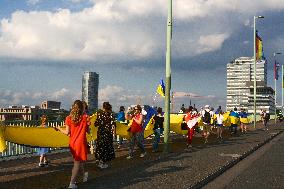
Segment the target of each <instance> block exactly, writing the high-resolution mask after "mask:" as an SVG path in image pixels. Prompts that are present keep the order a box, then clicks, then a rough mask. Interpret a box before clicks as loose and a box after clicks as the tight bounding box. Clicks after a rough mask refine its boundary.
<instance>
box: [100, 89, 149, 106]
mask: <svg viewBox="0 0 284 189" xmlns="http://www.w3.org/2000/svg"><path fill="white" fill-rule="evenodd" d="M151 99H153V96H151V95H148V96H147V95H145V94H143V93H142V92H141V91H138V90H129V89H124V88H122V87H119V86H115V85H107V86H106V87H104V88H103V89H100V90H99V102H105V101H108V102H110V103H111V104H112V105H113V107H115V108H116V109H117V108H118V107H119V106H121V105H124V106H129V105H131V104H149V103H150V102H151Z"/></svg>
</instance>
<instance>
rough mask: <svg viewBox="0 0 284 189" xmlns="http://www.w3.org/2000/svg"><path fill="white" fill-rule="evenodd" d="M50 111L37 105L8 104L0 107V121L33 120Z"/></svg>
mask: <svg viewBox="0 0 284 189" xmlns="http://www.w3.org/2000/svg"><path fill="white" fill-rule="evenodd" d="M50 111H51V110H50ZM50 111H49V110H47V109H41V108H39V106H26V105H23V106H20V107H18V106H9V107H8V108H0V121H34V120H39V118H40V117H41V116H42V115H44V114H47V113H49V112H50Z"/></svg>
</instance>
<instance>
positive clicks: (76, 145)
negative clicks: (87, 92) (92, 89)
mask: <svg viewBox="0 0 284 189" xmlns="http://www.w3.org/2000/svg"><path fill="white" fill-rule="evenodd" d="M88 121H89V118H88V115H87V114H85V113H84V105H83V103H82V101H80V100H76V101H75V102H74V104H73V105H72V109H71V112H70V115H69V116H67V117H66V120H65V125H66V128H65V129H62V128H60V127H57V128H56V129H58V130H59V131H60V132H62V133H64V134H66V135H68V136H69V137H70V138H69V148H70V151H71V153H72V155H73V159H74V165H73V169H72V176H71V180H70V185H69V187H68V188H77V186H76V184H75V183H76V180H77V179H78V175H79V171H80V167H81V168H82V171H83V174H84V177H83V182H86V181H87V177H88V172H85V171H84V163H85V161H86V160H87V153H88V149H87V137H86V133H87V132H89V126H88V125H89V124H88Z"/></svg>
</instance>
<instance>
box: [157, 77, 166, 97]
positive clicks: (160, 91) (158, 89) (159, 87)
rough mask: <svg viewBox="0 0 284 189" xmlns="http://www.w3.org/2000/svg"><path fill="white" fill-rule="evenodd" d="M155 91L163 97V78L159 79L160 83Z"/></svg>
mask: <svg viewBox="0 0 284 189" xmlns="http://www.w3.org/2000/svg"><path fill="white" fill-rule="evenodd" d="M156 91H157V93H158V94H159V95H161V96H162V97H165V84H164V81H163V79H161V80H160V83H159V85H158V87H157V90H156Z"/></svg>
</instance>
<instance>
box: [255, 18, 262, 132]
mask: <svg viewBox="0 0 284 189" xmlns="http://www.w3.org/2000/svg"><path fill="white" fill-rule="evenodd" d="M258 18H264V16H254V17H253V57H254V58H253V59H254V81H253V114H254V122H253V126H254V128H256V55H255V51H256V48H255V35H256V29H255V22H256V19H258Z"/></svg>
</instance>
